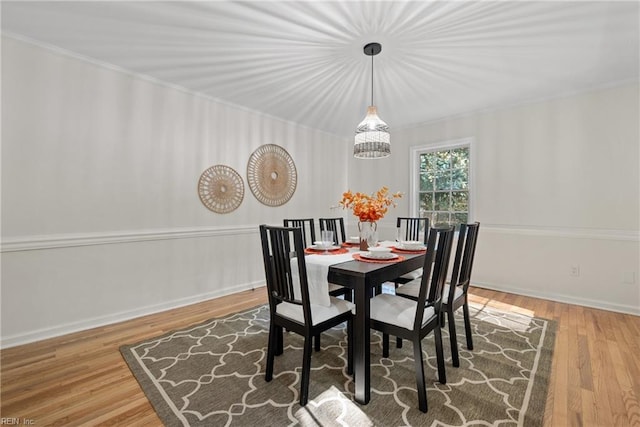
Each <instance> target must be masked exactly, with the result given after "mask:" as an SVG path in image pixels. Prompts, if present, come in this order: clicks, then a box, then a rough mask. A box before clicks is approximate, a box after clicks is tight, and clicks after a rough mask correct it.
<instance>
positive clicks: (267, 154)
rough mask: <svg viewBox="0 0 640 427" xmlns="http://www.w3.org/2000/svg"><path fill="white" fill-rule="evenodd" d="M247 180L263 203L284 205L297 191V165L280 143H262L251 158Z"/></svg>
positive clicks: (254, 193)
mask: <svg viewBox="0 0 640 427" xmlns="http://www.w3.org/2000/svg"><path fill="white" fill-rule="evenodd" d="M247 182H248V183H249V188H250V189H251V192H252V193H253V195H254V196H256V199H258V200H259V201H260V202H261V203H263V204H265V205H267V206H280V205H283V204H285V203H287V202H288V201H289V199H291V196H293V193H294V192H295V191H296V184H297V182H298V175H297V172H296V165H295V164H294V163H293V159H292V158H291V156H290V155H289V153H287V151H286V150H285V149H284V148H282V147H280V146H279V145H274V144H266V145H262V146H260V147H258V149H256V151H254V152H253V153H252V154H251V157H250V158H249V162H248V163H247Z"/></svg>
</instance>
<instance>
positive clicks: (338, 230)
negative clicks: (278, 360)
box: [316, 218, 353, 350]
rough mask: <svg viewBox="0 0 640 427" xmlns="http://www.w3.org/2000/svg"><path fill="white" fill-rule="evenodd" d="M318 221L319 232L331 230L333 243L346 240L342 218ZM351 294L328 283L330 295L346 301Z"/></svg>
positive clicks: (317, 347)
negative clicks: (340, 297)
mask: <svg viewBox="0 0 640 427" xmlns="http://www.w3.org/2000/svg"><path fill="white" fill-rule="evenodd" d="M318 221H319V223H320V232H321V233H322V232H323V231H325V230H328V231H333V243H334V244H336V245H341V244H342V243H344V242H346V241H347V238H346V233H345V230H344V219H343V218H320V219H319V220H318ZM352 294H353V293H352V291H351V289H349V288H345V287H344V286H340V285H336V284H335V283H329V295H331V296H334V297H339V296H341V295H344V299H346V300H347V301H352V299H353V296H352ZM316 350H320V339H317V340H316Z"/></svg>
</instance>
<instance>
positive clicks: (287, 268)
mask: <svg viewBox="0 0 640 427" xmlns="http://www.w3.org/2000/svg"><path fill="white" fill-rule="evenodd" d="M260 239H261V241H262V254H263V260H264V269H265V278H266V282H267V291H268V296H269V306H270V308H271V310H273V311H276V306H277V305H278V304H280V303H281V302H288V303H292V304H297V305H301V306H302V307H303V312H304V317H305V323H306V324H308V325H311V308H310V304H309V288H308V282H307V268H306V264H305V259H304V245H303V243H302V229H301V228H300V227H272V226H267V225H261V226H260ZM294 258H295V261H293V262H295V263H297V267H298V276H299V278H300V280H299V283H296V282H297V281H294V278H293V273H292V268H291V263H292V260H293V259H294ZM296 289H299V291H300V294H299V297H298V298H297V297H296Z"/></svg>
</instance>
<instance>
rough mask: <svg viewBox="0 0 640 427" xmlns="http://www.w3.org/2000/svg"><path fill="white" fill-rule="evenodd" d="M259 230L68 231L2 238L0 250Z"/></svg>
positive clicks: (27, 249) (13, 250)
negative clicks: (64, 232)
mask: <svg viewBox="0 0 640 427" xmlns="http://www.w3.org/2000/svg"><path fill="white" fill-rule="evenodd" d="M241 234H255V235H257V234H258V227H257V226H256V225H240V226H231V227H181V228H166V229H151V230H138V231H133V230H129V231H117V232H101V233H68V234H50V235H35V236H24V237H12V238H3V239H2V246H1V249H0V252H19V251H34V250H41V249H57V248H70V247H77V246H94V245H109V244H116V243H133V242H147V241H153V240H173V239H195V238H201V237H218V236H237V235H241Z"/></svg>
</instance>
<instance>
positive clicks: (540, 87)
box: [2, 1, 640, 137]
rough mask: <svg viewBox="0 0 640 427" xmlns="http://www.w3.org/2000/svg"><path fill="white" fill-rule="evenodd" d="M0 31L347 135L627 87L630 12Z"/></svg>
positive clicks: (299, 12) (43, 6) (395, 10)
mask: <svg viewBox="0 0 640 427" xmlns="http://www.w3.org/2000/svg"><path fill="white" fill-rule="evenodd" d="M2 30H3V32H4V33H6V34H7V35H9V36H11V35H13V36H18V37H21V38H28V39H32V40H36V41H38V42H40V43H44V44H48V45H54V46H57V47H61V48H63V49H66V50H69V51H72V52H75V53H77V54H80V55H83V56H87V57H91V58H93V59H95V60H98V61H100V62H105V63H109V64H112V65H115V66H118V67H122V68H124V69H126V70H129V71H132V72H135V73H140V74H144V75H147V76H151V77H153V78H155V79H158V80H161V81H164V82H167V83H170V84H173V85H178V86H181V87H184V88H187V89H188V90H190V91H194V92H199V93H202V94H206V95H208V96H211V97H213V98H216V99H219V100H223V101H225V102H228V103H232V104H236V105H241V106H244V107H248V108H250V109H254V110H258V111H262V112H266V113H268V114H270V115H273V116H277V117H281V118H283V119H286V120H290V121H294V122H298V123H302V124H305V125H308V126H311V127H314V128H317V129H322V130H325V131H328V132H331V133H333V134H337V135H344V136H351V135H353V133H354V130H355V127H356V125H357V124H358V123H359V122H360V120H361V119H362V118H363V117H364V115H365V111H366V106H367V105H368V104H369V101H370V72H371V59H370V57H368V56H365V55H364V54H363V52H362V47H363V46H364V45H365V44H366V43H368V42H371V41H377V42H379V43H381V44H382V53H381V54H379V55H378V56H376V57H375V59H374V61H375V63H374V67H375V76H374V84H375V89H374V96H375V104H376V105H377V106H378V111H379V114H380V116H381V117H382V118H383V119H384V120H385V121H386V122H387V123H388V124H389V126H390V127H391V131H392V137H393V129H394V128H396V129H397V128H399V127H404V126H411V125H413V124H417V123H421V122H425V121H429V120H433V119H436V118H440V117H444V116H450V115H455V114H460V113H465V112H469V111H474V110H478V109H485V108H495V107H499V106H503V105H508V104H514V103H519V102H526V101H530V100H537V99H543V98H548V97H554V96H558V95H561V94H569V93H575V92H579V91H583V90H586V89H589V88H595V87H601V86H603V85H609V84H615V83H618V82H625V81H630V80H638V74H639V63H640V55H639V51H640V46H639V3H638V2H637V1H622V2H615V1H602V2H580V1H569V2H550V1H538V2H533V1H524V2H476V1H447V2H445V1H440V2H428V1H419V2H400V1H394V2H371V1H305V2H303V1H290V2H284V1H276V2H265V1H242V2H223V1H208V2H201V1H178V2H150V1H144V2H139V1H113V2H85V1H80V2H10V1H3V2H2Z"/></svg>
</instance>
